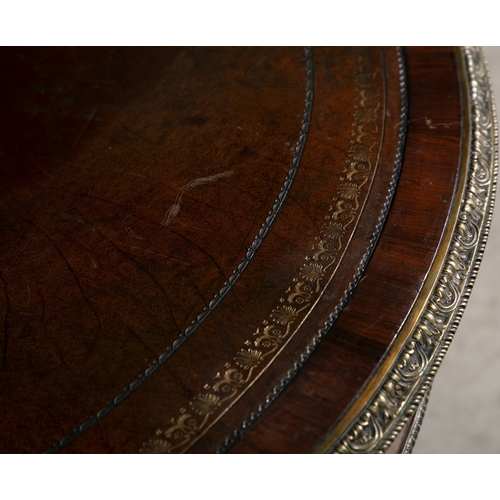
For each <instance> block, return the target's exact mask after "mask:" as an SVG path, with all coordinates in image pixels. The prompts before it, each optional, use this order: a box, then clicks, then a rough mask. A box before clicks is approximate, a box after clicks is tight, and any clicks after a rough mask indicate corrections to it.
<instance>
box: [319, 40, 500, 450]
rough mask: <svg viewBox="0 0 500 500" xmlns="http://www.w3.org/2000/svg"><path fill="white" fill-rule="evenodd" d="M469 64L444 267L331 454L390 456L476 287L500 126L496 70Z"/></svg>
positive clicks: (474, 61) (472, 57)
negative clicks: (457, 185)
mask: <svg viewBox="0 0 500 500" xmlns="http://www.w3.org/2000/svg"><path fill="white" fill-rule="evenodd" d="M462 58H463V63H464V65H465V72H466V76H467V83H466V85H467V91H466V94H465V95H466V98H467V99H468V100H469V109H470V121H471V123H470V126H471V135H470V154H469V160H468V168H467V174H466V175H467V178H466V185H465V189H464V192H463V196H462V201H461V203H460V210H459V213H458V217H457V222H456V225H455V228H454V231H453V235H452V238H451V242H450V245H449V248H448V251H447V254H446V258H445V260H444V264H443V266H442V267H441V270H440V273H439V277H438V279H437V281H436V284H435V286H434V289H433V292H432V294H431V296H430V298H429V300H428V302H427V304H426V307H425V309H424V310H423V312H422V314H421V315H420V318H419V320H418V322H417V324H416V327H415V328H414V329H413V331H412V333H411V335H410V336H409V338H408V340H407V341H406V342H405V344H404V346H403V348H402V349H401V350H400V352H399V354H398V355H397V358H396V361H395V363H394V364H393V368H392V369H391V370H390V371H389V373H388V374H387V375H386V376H385V377H384V379H383V381H382V382H381V384H380V386H379V387H380V389H379V390H378V391H377V393H376V395H375V396H374V397H372V398H371V400H370V401H369V402H368V403H367V404H366V405H365V406H364V408H363V410H362V411H361V412H360V413H359V415H358V417H357V419H356V420H355V421H354V422H353V423H352V424H351V425H350V426H349V427H348V428H347V430H346V431H345V432H344V433H342V434H341V435H340V436H339V438H338V439H337V440H336V442H335V443H333V445H331V446H330V447H329V449H328V450H327V452H328V453H384V452H385V451H386V450H387V448H388V447H389V446H390V444H391V443H392V441H394V439H395V438H396V436H397V435H398V433H399V432H400V431H401V429H402V428H403V427H404V425H405V424H406V423H407V422H408V420H409V419H410V418H411V416H412V415H413V414H414V413H415V411H416V410H417V408H418V406H419V404H420V402H421V401H422V400H423V398H424V397H425V395H426V393H427V391H428V390H429V388H430V386H431V383H432V380H433V378H434V376H435V374H436V372H437V370H438V368H439V366H440V365H441V362H442V360H443V358H444V355H445V354H446V352H447V350H448V347H449V345H450V343H451V340H452V339H453V335H454V333H455V331H456V329H457V327H458V324H459V322H460V320H461V318H462V315H463V312H464V309H465V306H466V305H467V302H468V299H469V296H470V293H471V290H472V287H473V285H474V282H475V279H476V276H477V272H478V269H479V265H480V263H481V260H482V256H483V253H484V248H485V246H486V241H487V238H488V234H489V229H490V225H491V219H492V215H493V206H494V201H495V193H496V181H497V175H498V128H497V118H496V107H495V102H494V99H493V92H492V88H491V83H490V79H489V71H488V65H487V62H486V60H485V58H484V56H483V54H482V51H481V49H480V48H477V47H465V48H464V49H462ZM464 90H465V89H464Z"/></svg>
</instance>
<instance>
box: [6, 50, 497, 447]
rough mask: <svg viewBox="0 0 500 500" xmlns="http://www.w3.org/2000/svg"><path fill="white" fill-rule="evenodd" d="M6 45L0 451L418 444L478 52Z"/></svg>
mask: <svg viewBox="0 0 500 500" xmlns="http://www.w3.org/2000/svg"><path fill="white" fill-rule="evenodd" d="M0 58H1V62H2V68H3V74H4V77H3V78H2V82H1V84H0V85H1V92H0V98H1V109H2V113H3V120H2V122H1V133H0V141H1V142H0V325H1V326H0V332H1V334H0V356H1V372H0V373H1V375H0V404H1V408H2V419H1V423H0V452H2V453H14V452H16V453H32V452H44V451H45V452H48V453H53V452H62V453H306V452H315V453H316V452H318V453H324V452H326V453H373V452H385V451H387V450H388V449H390V447H391V443H392V449H394V450H395V451H399V452H401V451H403V452H408V451H410V450H411V447H412V444H413V442H414V440H415V436H416V432H417V430H418V426H419V424H420V420H421V415H422V413H423V405H422V400H423V399H425V397H426V394H427V392H428V389H429V387H430V385H431V382H432V379H433V377H434V375H435V373H436V370H437V369H438V367H439V364H440V362H441V360H442V358H443V356H444V354H445V352H446V349H447V347H448V345H449V343H450V341H451V339H452V336H453V334H454V332H455V330H456V328H457V325H458V323H459V321H460V318H461V316H462V313H463V310H464V307H465V305H466V303H467V299H468V297H469V294H470V292H471V288H472V285H473V283H474V279H475V277H476V273H477V270H478V267H479V263H480V260H481V256H482V254H483V250H484V246H485V243H486V238H487V235H488V230H489V226H490V220H491V215H492V209H493V201H494V194H495V183H496V175H497V167H498V161H497V153H496V150H497V143H498V134H497V127H496V116H495V107H494V103H493V99H492V93H491V87H490V83H489V77H488V71H487V67H486V63H485V60H484V58H483V56H482V53H481V51H480V50H479V49H476V48H456V49H454V48H447V47H439V48H430V47H425V48H387V47H382V48H380V47H369V48H360V47H355V48H342V47H341V48H319V47H315V48H312V49H311V48H306V49H302V48H295V47H294V48H276V47H274V48H262V47H259V48H180V47H174V48H164V47H163V48H137V49H133V48H43V49H42V48H19V49H15V48H4V49H2V50H1V52H0ZM415 415H416V416H415ZM397 439H399V441H397ZM395 440H396V442H395Z"/></svg>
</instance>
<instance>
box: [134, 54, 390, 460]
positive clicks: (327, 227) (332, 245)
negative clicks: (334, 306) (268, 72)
mask: <svg viewBox="0 0 500 500" xmlns="http://www.w3.org/2000/svg"><path fill="white" fill-rule="evenodd" d="M358 62H359V68H358V71H357V72H356V73H355V82H356V95H357V102H356V105H355V119H354V123H353V131H352V137H353V138H352V140H351V147H350V149H349V153H348V159H347V160H346V164H347V165H346V167H345V168H344V171H343V174H341V175H340V177H339V181H340V183H339V186H338V188H337V190H336V195H335V196H334V197H333V198H332V199H331V202H332V203H331V205H330V208H329V209H328V213H327V215H326V216H325V222H324V223H323V225H322V227H321V230H320V235H319V236H318V237H317V238H316V243H315V244H314V246H313V248H312V250H311V253H310V255H308V256H306V257H305V261H304V263H303V265H302V266H301V268H300V270H299V272H298V273H297V275H296V277H294V278H293V280H292V283H291V284H290V286H289V287H288V288H287V289H286V291H285V293H284V294H283V296H282V297H281V298H280V299H279V301H278V302H277V303H276V305H275V307H274V308H273V309H272V311H271V313H270V314H269V316H268V318H267V319H265V320H264V321H263V322H262V326H260V327H259V328H257V329H256V330H255V331H254V332H253V335H252V337H251V338H250V339H249V340H247V341H246V342H245V347H243V348H241V349H240V350H239V351H238V352H237V353H235V356H234V357H233V359H232V360H231V361H230V362H227V363H226V364H225V365H224V367H225V370H222V371H219V372H218V373H217V374H216V375H215V376H214V378H213V380H212V382H211V383H210V384H205V386H204V389H205V391H206V392H204V393H200V394H198V395H197V396H196V397H195V398H193V400H192V401H191V402H190V403H189V405H190V407H191V410H190V411H189V412H188V413H186V410H185V409H184V408H182V409H181V411H180V413H181V415H180V416H179V417H173V418H171V419H170V420H169V421H168V422H167V424H166V426H165V427H164V429H158V430H157V431H156V435H157V436H158V437H157V438H155V439H150V440H149V441H148V442H145V443H143V446H142V448H141V449H140V450H139V451H140V452H142V453H171V452H179V451H183V450H185V449H186V448H187V447H189V446H190V445H191V444H192V443H193V442H194V441H195V440H196V439H197V438H198V437H200V435H201V434H202V433H204V432H205V431H206V430H207V429H208V428H209V426H210V424H211V423H213V422H215V421H216V419H217V418H220V415H219V417H215V415H216V413H220V414H222V413H223V412H224V409H227V408H226V407H227V405H228V404H231V403H232V402H234V401H235V400H236V398H237V396H238V395H241V394H242V393H243V391H244V390H245V389H246V388H248V387H249V386H250V385H251V383H253V382H254V381H255V379H256V378H257V377H258V374H259V373H262V371H263V370H264V369H265V366H266V365H267V364H269V363H270V362H271V361H272V360H273V358H274V357H275V356H276V355H277V352H278V350H279V349H280V348H282V347H283V346H284V344H286V342H287V341H288V340H289V339H290V338H291V337H292V336H293V327H292V325H294V324H300V322H301V321H302V320H303V319H304V318H305V317H306V316H307V314H308V313H309V311H310V310H311V309H312V307H313V305H314V303H315V302H316V301H317V300H318V298H319V297H320V295H321V293H322V291H323V289H324V288H325V286H326V284H327V283H328V281H329V279H330V278H331V276H332V275H333V273H334V272H335V269H336V267H337V266H338V263H339V262H340V258H341V256H342V254H343V252H344V251H345V250H346V247H347V243H348V241H349V239H350V236H351V235H352V233H353V231H354V229H355V228H356V221H357V219H358V218H359V216H360V215H361V212H362V210H361V209H362V206H363V205H364V201H365V200H366V197H367V196H368V193H369V189H368V186H367V184H368V183H369V181H370V179H373V176H374V174H375V171H376V168H377V162H378V155H379V149H380V147H381V146H380V147H379V148H377V147H376V146H377V143H379V142H380V145H381V144H382V141H381V137H380V135H381V134H382V133H383V120H384V110H383V109H382V110H381V108H382V104H381V103H382V102H384V101H383V99H382V96H381V95H380V93H379V91H378V90H377V89H376V80H377V76H378V72H377V70H375V69H370V68H368V67H367V65H366V62H365V61H364V58H363V56H362V55H360V56H359V59H358ZM383 84H384V85H385V82H383ZM381 111H382V112H381ZM380 122H381V124H380ZM258 368H260V370H259V371H258V370H257V369H258ZM182 410H183V411H182ZM211 420H213V422H211Z"/></svg>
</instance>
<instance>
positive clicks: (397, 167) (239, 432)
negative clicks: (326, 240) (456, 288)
mask: <svg viewBox="0 0 500 500" xmlns="http://www.w3.org/2000/svg"><path fill="white" fill-rule="evenodd" d="M398 70H399V89H400V92H401V110H400V128H399V133H398V146H397V151H396V156H395V161H394V169H393V172H392V176H391V182H390V183H389V187H388V191H387V195H386V199H385V202H384V205H383V207H382V210H381V213H380V215H379V218H378V221H377V225H376V227H375V230H374V232H373V234H372V236H371V238H370V242H369V245H368V249H367V251H366V253H365V254H364V255H363V257H362V258H361V260H360V263H359V265H358V268H357V270H356V273H355V274H354V276H353V277H352V280H351V282H350V284H349V286H348V287H347V289H346V290H345V292H344V294H343V296H342V298H341V300H340V302H339V303H338V304H337V306H336V307H335V309H334V311H333V312H332V313H331V315H330V316H329V317H328V320H327V321H325V324H324V327H323V328H322V329H321V330H320V331H319V332H318V333H317V334H316V336H315V337H314V338H313V339H312V342H311V343H310V344H309V345H308V346H307V348H306V350H305V351H304V352H303V353H302V354H301V355H300V358H299V360H297V361H296V362H295V363H294V365H293V367H292V368H291V369H290V370H289V371H288V373H287V374H286V376H285V377H284V378H283V379H281V381H280V383H279V384H278V385H276V386H275V387H274V388H273V391H272V392H271V393H270V394H268V396H267V397H266V400H265V402H264V403H262V404H260V405H259V406H258V408H257V409H256V410H255V411H254V412H252V413H251V414H250V416H249V417H248V418H247V419H246V420H245V421H244V422H243V423H242V425H241V426H240V427H239V428H238V429H236V430H235V431H234V432H233V434H232V435H231V436H228V437H227V438H226V439H225V440H224V443H223V444H222V445H221V446H219V447H218V449H217V453H225V452H226V451H227V450H228V449H229V448H230V447H231V446H232V445H233V444H234V443H235V442H236V441H237V440H238V439H240V438H241V436H243V434H244V433H245V432H246V431H247V430H248V429H249V428H250V427H251V426H252V425H253V424H254V423H255V422H256V421H257V419H258V418H259V417H260V416H261V415H262V414H263V413H264V411H265V410H266V409H267V408H268V407H269V406H270V405H271V403H272V402H273V401H274V400H275V399H276V398H277V397H278V396H279V394H281V392H282V391H283V389H284V388H285V387H286V386H287V385H288V383H289V382H290V381H291V379H292V378H293V377H294V376H295V375H296V374H297V372H298V371H299V369H300V368H301V367H302V366H303V365H304V363H305V362H306V361H307V360H308V359H309V357H310V356H311V354H312V353H313V351H314V349H315V348H316V347H317V346H318V344H319V343H320V342H321V340H322V339H323V337H324V336H325V335H326V334H327V333H328V331H329V330H330V328H331V326H332V325H333V323H334V322H335V321H336V319H337V318H338V316H339V314H340V313H341V312H342V310H343V308H344V307H345V306H346V304H347V302H348V301H349V298H350V297H351V295H352V293H353V292H354V289H355V288H356V286H357V284H358V283H359V280H360V279H361V276H362V274H363V272H364V270H365V267H366V265H367V263H368V260H369V259H370V256H371V254H372V252H373V250H374V248H375V244H376V243H377V241H378V238H379V236H380V234H381V232H382V228H383V226H384V222H385V219H386V217H387V214H388V212H389V208H390V206H391V203H392V199H393V197H394V193H395V191H396V186H397V183H398V179H399V174H400V172H401V164H402V160H403V150H404V145H405V142H406V125H407V119H408V102H407V101H408V98H407V88H406V68H405V62H404V55H403V50H402V49H401V48H398ZM363 80H364V79H363V78H360V80H359V82H363ZM357 126H358V123H357V122H356V121H355V122H354V124H353V128H354V129H356V128H357ZM355 154H358V151H357V150H355V149H352V150H351V151H350V152H349V155H350V156H353V155H355ZM348 162H349V161H348Z"/></svg>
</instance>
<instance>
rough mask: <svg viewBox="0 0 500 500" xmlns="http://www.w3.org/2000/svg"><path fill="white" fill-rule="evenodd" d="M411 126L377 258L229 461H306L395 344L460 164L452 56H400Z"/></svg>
mask: <svg viewBox="0 0 500 500" xmlns="http://www.w3.org/2000/svg"><path fill="white" fill-rule="evenodd" d="M405 56H406V65H407V72H408V90H409V120H408V133H407V139H406V146H405V155H404V161H403V169H402V172H401V176H400V180H399V185H398V190H397V193H396V196H395V199H394V202H393V205H392V207H391V211H390V213H389V217H388V219H387V222H386V224H385V227H384V230H383V232H382V236H381V238H380V241H379V243H378V245H377V248H376V250H375V252H374V255H373V257H372V259H371V261H370V263H369V265H368V267H367V269H366V271H365V273H364V276H363V279H362V281H361V282H360V284H359V286H358V287H357V288H356V290H355V292H354V294H353V296H352V298H351V300H350V301H349V303H348V305H347V307H346V308H345V309H344V311H343V313H342V314H341V316H340V317H339V319H338V321H337V322H336V323H335V324H334V326H333V327H332V329H331V330H330V332H329V333H328V335H327V336H326V337H325V339H324V341H323V342H322V344H321V346H320V348H319V349H318V350H317V351H316V352H315V353H314V354H313V355H312V356H311V358H310V361H309V363H308V364H307V365H306V366H305V367H304V368H303V369H302V371H301V373H300V374H299V376H298V377H297V378H296V380H295V381H294V382H293V383H292V384H290V385H289V386H288V387H287V389H286V390H285V391H284V393H283V394H282V396H281V397H280V398H279V399H278V401H277V402H276V403H275V404H273V405H272V407H271V408H270V409H269V410H268V411H267V412H265V414H264V415H263V416H262V417H261V418H260V419H259V420H258V421H257V423H256V424H255V425H254V426H253V427H252V428H251V429H250V430H249V431H248V432H247V433H246V434H245V435H244V436H243V438H242V439H241V440H240V441H238V442H237V443H236V444H235V445H234V446H233V447H232V448H231V449H230V452H233V453H238V452H240V453H242V452H255V451H259V452H308V451H310V450H311V449H313V448H314V447H315V445H316V444H317V443H318V442H319V441H320V440H321V439H322V437H323V435H324V434H325V433H326V432H327V431H328V430H329V429H330V428H331V427H332V425H334V424H335V420H338V419H339V418H340V417H341V416H342V413H343V412H345V411H346V409H347V408H348V407H349V406H350V404H352V402H353V401H354V399H355V397H356V393H357V392H358V391H360V390H361V388H362V387H363V385H364V384H366V382H367V381H368V380H369V378H370V375H371V374H372V372H373V370H374V369H375V368H376V367H377V365H378V363H379V362H380V360H381V359H382V357H383V356H384V353H385V352H386V350H387V349H388V347H389V346H390V344H391V342H392V341H393V340H394V338H395V336H396V335H397V333H398V331H399V329H400V327H401V325H402V324H403V322H404V320H405V318H406V315H407V314H408V311H409V309H410V308H411V306H412V304H413V302H414V301H415V298H416V296H417V294H418V292H419V291H420V289H421V286H422V284H423V281H424V279H425V277H426V274H427V272H428V269H429V267H430V265H431V263H432V260H433V257H434V255H435V253H436V249H437V247H438V244H439V240H440V238H441V236H442V233H443V230H444V226H445V222H446V219H447V215H448V211H449V208H450V203H451V200H452V197H453V191H454V188H455V183H456V178H457V172H458V168H459V161H460V155H459V153H460V140H461V136H462V125H461V124H462V115H461V105H460V97H461V96H460V88H459V81H458V76H457V70H456V61H455V55H454V52H453V50H452V49H449V48H439V49H432V48H427V49H422V48H419V49H411V48H406V49H405Z"/></svg>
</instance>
